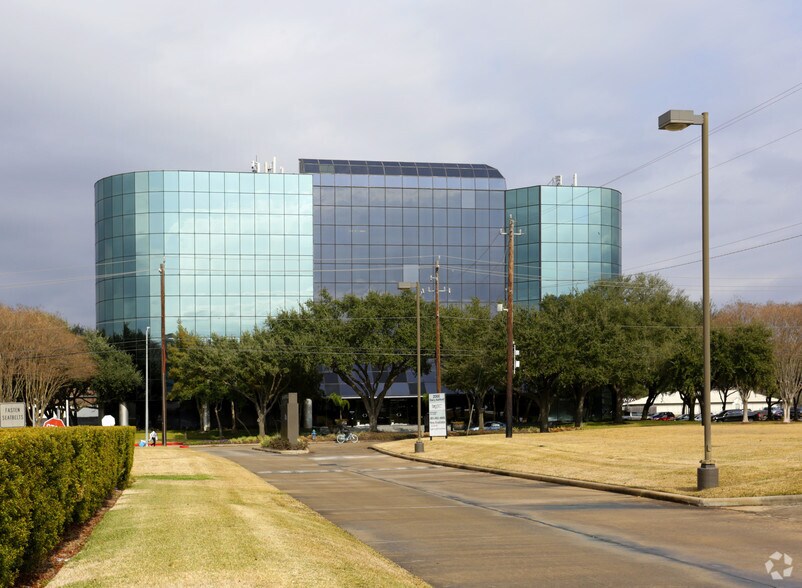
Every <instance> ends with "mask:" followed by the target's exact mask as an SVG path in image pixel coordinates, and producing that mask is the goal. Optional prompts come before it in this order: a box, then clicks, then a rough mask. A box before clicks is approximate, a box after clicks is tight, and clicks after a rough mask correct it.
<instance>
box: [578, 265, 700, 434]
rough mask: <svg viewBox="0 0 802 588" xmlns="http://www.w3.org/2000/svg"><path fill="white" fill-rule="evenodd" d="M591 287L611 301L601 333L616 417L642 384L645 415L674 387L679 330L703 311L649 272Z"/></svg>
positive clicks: (590, 290)
mask: <svg viewBox="0 0 802 588" xmlns="http://www.w3.org/2000/svg"><path fill="white" fill-rule="evenodd" d="M588 292H597V293H598V295H599V296H602V297H603V298H605V299H606V301H607V302H606V304H607V308H608V310H607V314H608V315H609V319H608V321H607V326H606V328H605V331H604V334H603V335H602V336H603V337H604V348H605V351H604V361H605V362H606V363H607V369H608V373H609V374H610V375H611V380H610V382H609V384H610V386H611V388H612V389H613V393H614V394H613V395H614V403H613V404H614V406H613V409H614V420H616V421H621V420H622V411H621V404H622V402H623V399H624V397H625V396H630V397H636V396H638V395H641V394H642V392H640V391H641V390H645V391H646V396H645V400H644V407H643V411H642V413H641V419H644V420H645V419H646V418H647V416H648V413H649V409H650V407H651V406H652V405H653V404H654V402H655V401H656V400H657V397H658V396H659V395H660V394H663V393H665V392H669V391H672V390H673V389H674V388H673V386H672V382H671V373H672V370H671V367H670V365H669V363H668V360H669V358H670V357H671V356H672V354H673V352H674V349H675V346H676V345H677V339H678V337H679V336H680V333H682V331H683V330H684V329H687V328H689V327H693V326H694V325H695V324H697V321H698V320H701V312H700V311H699V312H697V305H693V304H691V303H690V302H689V301H688V299H687V297H686V296H685V295H684V294H683V293H682V292H676V291H675V290H674V289H673V287H672V286H671V284H669V283H668V282H667V281H666V280H664V279H663V278H660V277H659V276H653V275H649V274H638V275H634V276H625V277H623V278H620V279H618V280H612V281H605V282H597V283H596V284H594V285H592V286H591V287H590V288H589V289H588ZM697 314H698V317H697Z"/></svg>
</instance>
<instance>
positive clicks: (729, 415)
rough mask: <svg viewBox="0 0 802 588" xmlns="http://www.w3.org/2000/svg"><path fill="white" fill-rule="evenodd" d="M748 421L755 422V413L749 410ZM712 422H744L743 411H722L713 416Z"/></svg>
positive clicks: (737, 409)
mask: <svg viewBox="0 0 802 588" xmlns="http://www.w3.org/2000/svg"><path fill="white" fill-rule="evenodd" d="M747 418H748V419H749V420H750V421H755V420H757V412H755V411H754V410H750V411H749V414H748V417H747ZM713 420H714V421H716V422H734V421H742V420H744V411H743V410H742V409H740V408H736V409H733V410H724V411H721V412H720V413H718V414H714V415H713Z"/></svg>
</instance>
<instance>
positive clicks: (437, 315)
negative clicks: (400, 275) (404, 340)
mask: <svg viewBox="0 0 802 588" xmlns="http://www.w3.org/2000/svg"><path fill="white" fill-rule="evenodd" d="M432 279H434V366H435V371H436V373H437V379H436V382H437V393H438V394H440V388H441V384H440V292H445V291H446V288H443V289H442V290H441V289H440V256H439V255H438V256H437V261H436V262H435V264H434V276H432ZM429 291H430V292H431V290H429Z"/></svg>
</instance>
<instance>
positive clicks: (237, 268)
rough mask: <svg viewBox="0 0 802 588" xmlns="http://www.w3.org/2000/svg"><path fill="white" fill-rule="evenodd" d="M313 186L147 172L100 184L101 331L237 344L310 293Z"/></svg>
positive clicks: (280, 178)
mask: <svg viewBox="0 0 802 588" xmlns="http://www.w3.org/2000/svg"><path fill="white" fill-rule="evenodd" d="M312 207H313V202H312V178H311V176H308V175H307V176H303V175H299V174H255V173H236V172H234V173H229V172H225V173H224V172H208V171H205V172H199V171H144V172H135V173H126V174H119V175H114V176H109V177H107V178H103V179H102V180H99V181H98V182H97V183H96V184H95V244H96V263H97V266H96V290H97V292H96V315H97V328H98V329H99V330H102V331H104V332H105V333H106V334H107V335H108V336H113V335H122V334H123V331H124V329H126V328H127V329H129V330H130V331H139V332H144V331H145V328H146V327H148V326H149V327H150V331H151V337H154V338H158V337H160V336H161V324H160V323H161V306H160V291H161V287H160V275H159V265H160V264H161V263H162V260H164V262H165V266H166V271H165V276H166V278H165V315H166V331H167V333H172V332H175V331H176V330H177V328H178V321H181V323H182V324H183V325H184V326H185V327H186V328H187V329H189V330H190V331H194V332H196V333H197V334H198V335H200V336H202V337H208V336H209V335H210V334H211V333H218V334H220V335H227V336H238V335H239V334H240V333H241V332H242V331H244V330H248V329H251V328H253V326H254V325H261V324H262V323H263V321H264V319H265V318H266V317H267V316H268V315H270V314H275V313H276V312H278V311H280V310H281V309H284V308H295V307H298V305H299V303H301V302H303V301H305V300H308V299H309V298H311V297H312V294H313V279H312V254H313V247H312V233H313V214H312Z"/></svg>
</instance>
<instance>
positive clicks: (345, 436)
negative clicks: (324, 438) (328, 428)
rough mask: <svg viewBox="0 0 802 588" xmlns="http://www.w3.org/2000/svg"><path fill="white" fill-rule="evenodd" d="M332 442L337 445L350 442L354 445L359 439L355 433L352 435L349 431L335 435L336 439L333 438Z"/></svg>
mask: <svg viewBox="0 0 802 588" xmlns="http://www.w3.org/2000/svg"><path fill="white" fill-rule="evenodd" d="M334 441H335V442H337V443H346V442H348V441H350V442H351V443H356V442H357V441H359V437H358V436H357V434H356V433H353V432H351V431H340V432H339V433H337V437H335V439H334Z"/></svg>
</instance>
